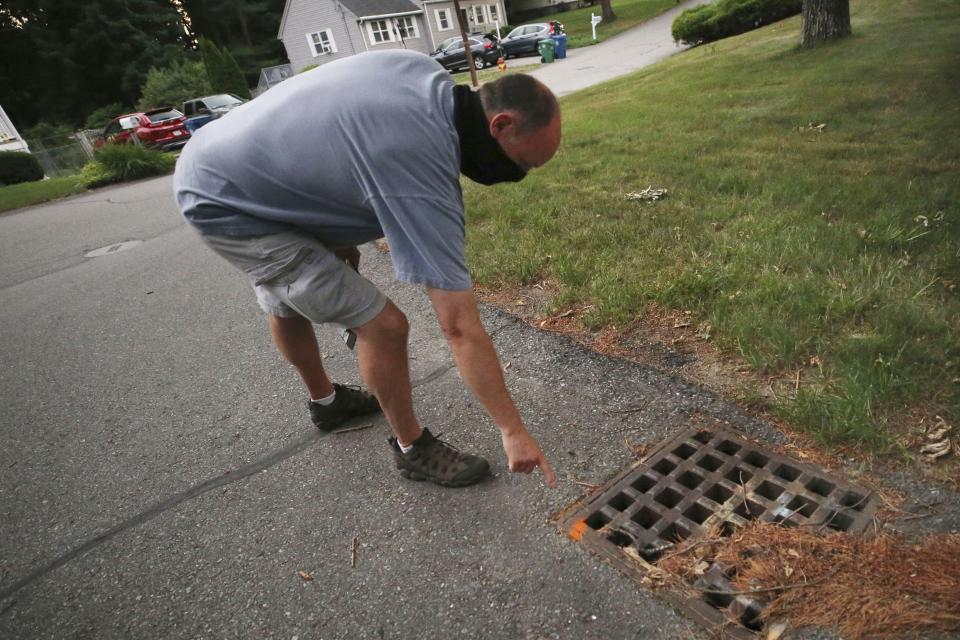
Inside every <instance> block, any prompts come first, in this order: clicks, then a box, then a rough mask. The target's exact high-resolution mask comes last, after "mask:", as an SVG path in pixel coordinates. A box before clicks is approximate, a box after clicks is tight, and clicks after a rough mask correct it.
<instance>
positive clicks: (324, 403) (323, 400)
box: [310, 391, 337, 407]
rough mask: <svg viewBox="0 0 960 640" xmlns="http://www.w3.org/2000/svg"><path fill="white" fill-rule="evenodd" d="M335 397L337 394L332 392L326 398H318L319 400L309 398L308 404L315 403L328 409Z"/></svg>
mask: <svg viewBox="0 0 960 640" xmlns="http://www.w3.org/2000/svg"><path fill="white" fill-rule="evenodd" d="M336 397H337V392H336V391H334V392H333V393H331V394H330V395H328V396H327V397H326V398H320V399H319V400H314V399H313V398H310V402H316V403H317V404H318V405H320V406H321V407H328V406H330V405H331V404H333V399H334V398H336Z"/></svg>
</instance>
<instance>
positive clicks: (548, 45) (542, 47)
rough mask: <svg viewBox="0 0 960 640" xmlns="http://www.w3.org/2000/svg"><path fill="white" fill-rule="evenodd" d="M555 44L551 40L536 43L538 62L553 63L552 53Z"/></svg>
mask: <svg viewBox="0 0 960 640" xmlns="http://www.w3.org/2000/svg"><path fill="white" fill-rule="evenodd" d="M556 46H557V43H556V42H554V41H553V40H552V39H551V38H544V39H543V40H538V41H537V50H539V51H540V62H553V53H554V50H555V47H556Z"/></svg>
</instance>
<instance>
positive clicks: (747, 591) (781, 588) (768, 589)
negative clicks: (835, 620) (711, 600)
mask: <svg viewBox="0 0 960 640" xmlns="http://www.w3.org/2000/svg"><path fill="white" fill-rule="evenodd" d="M836 573H837V572H836V571H834V572H833V573H831V574H830V575H826V576H823V577H822V578H818V579H816V580H809V581H807V582H795V583H793V584H785V585H781V586H779V587H762V588H759V589H745V590H743V591H722V590H720V589H704V588H703V587H698V586H696V585H694V586H693V588H694V589H696V590H697V591H701V592H703V593H715V594H717V595H721V596H750V595H754V594H756V593H770V592H773V591H787V590H788V589H804V588H806V587H813V586H815V585H818V584H820V583H823V582H826V581H827V580H829V579H830V578H832V577H833V576H834V575H836Z"/></svg>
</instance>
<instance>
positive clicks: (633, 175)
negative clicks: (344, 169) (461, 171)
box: [464, 0, 960, 450]
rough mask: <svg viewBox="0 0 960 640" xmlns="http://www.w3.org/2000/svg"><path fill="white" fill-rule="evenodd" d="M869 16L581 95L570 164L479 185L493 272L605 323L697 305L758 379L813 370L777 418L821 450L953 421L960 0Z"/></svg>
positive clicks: (715, 52)
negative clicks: (830, 32)
mask: <svg viewBox="0 0 960 640" xmlns="http://www.w3.org/2000/svg"><path fill="white" fill-rule="evenodd" d="M851 11H852V17H853V30H854V35H853V36H852V37H850V38H847V39H845V40H843V41H840V42H837V43H834V44H832V45H828V46H823V47H820V48H817V49H814V50H801V49H799V48H798V46H797V45H798V42H799V37H800V20H799V18H793V19H789V20H786V21H783V22H780V23H777V24H775V25H771V26H769V27H765V28H763V29H760V30H757V31H754V32H751V33H748V34H744V35H742V36H738V37H735V38H730V39H727V40H723V41H720V42H717V43H714V44H711V45H707V46H704V47H699V48H696V49H693V50H690V51H688V52H685V53H682V54H680V55H678V56H675V57H674V58H672V59H670V60H668V61H666V62H665V63H662V64H659V65H656V66H654V67H651V68H649V69H646V70H644V71H641V72H639V73H637V74H633V75H631V76H628V77H626V78H623V79H621V80H617V81H614V82H611V83H607V84H604V85H602V86H599V87H596V88H594V89H590V90H587V91H584V92H580V93H578V94H576V95H574V96H570V97H569V98H566V99H564V100H563V101H562V105H563V117H564V141H563V145H562V146H561V150H560V152H559V154H558V155H557V157H556V158H555V159H554V160H553V162H551V163H550V164H549V165H547V166H546V167H544V168H542V169H540V170H537V171H535V172H533V173H532V174H531V175H530V176H529V177H528V178H527V179H526V180H525V181H524V182H522V183H519V184H517V185H502V186H498V187H495V188H494V189H490V188H480V187H477V186H475V185H472V184H465V186H464V196H465V200H466V205H467V212H468V225H469V231H468V248H469V254H470V261H471V267H472V269H473V272H474V275H475V278H476V280H477V282H478V283H479V284H481V285H483V286H485V287H494V288H498V287H499V288H510V287H517V286H524V285H532V284H533V283H538V282H542V281H548V282H551V283H554V284H555V286H556V290H555V293H554V297H553V300H552V303H551V305H552V308H553V310H554V311H556V312H558V313H559V312H562V311H563V310H564V309H570V308H574V307H576V308H579V309H583V308H586V309H588V311H586V313H585V314H584V315H583V316H582V320H583V321H584V322H585V323H586V324H587V326H588V327H590V328H593V329H595V330H600V329H604V328H610V327H613V326H621V327H622V326H627V325H629V324H630V323H635V322H642V321H643V318H644V315H645V314H646V313H648V312H650V311H651V309H653V308H654V307H656V308H663V307H666V308H668V309H674V310H680V311H681V312H684V311H686V312H689V313H690V317H691V322H693V323H694V324H697V323H702V324H704V325H709V326H710V331H709V335H710V338H709V339H710V341H711V342H712V343H713V344H714V345H715V346H716V347H717V348H719V349H721V350H722V351H724V352H726V353H730V354H734V355H737V356H739V357H742V358H743V359H744V360H745V361H746V362H747V363H749V365H750V366H751V367H753V368H754V370H756V371H758V372H762V373H767V374H771V375H776V374H778V373H779V374H783V373H785V372H790V373H791V374H792V372H795V371H798V370H801V369H802V370H803V372H804V376H803V384H802V385H798V388H797V390H796V393H791V394H790V395H789V397H784V396H781V397H779V398H778V399H777V400H776V401H774V402H773V406H772V408H773V409H774V410H775V411H777V412H779V413H780V414H781V415H783V416H785V417H787V418H788V419H790V420H791V421H793V422H794V423H795V424H797V425H801V426H804V427H806V428H807V429H809V430H810V431H812V432H813V433H814V434H816V435H817V436H818V437H819V438H821V439H822V440H823V441H825V442H843V443H848V444H855V445H862V446H866V447H869V448H872V449H874V450H882V449H885V448H887V447H889V446H890V445H891V443H892V442H894V441H895V437H896V434H897V427H899V426H900V425H901V424H902V423H903V422H904V418H905V416H908V415H909V416H916V415H923V416H927V415H929V416H930V417H931V419H932V416H934V415H940V416H942V417H944V418H945V419H946V420H947V421H948V422H951V423H956V422H957V421H958V419H960V204H958V203H960V77H958V73H960V71H958V69H960V66H958V64H957V60H960V40H958V39H957V38H956V37H955V34H956V32H957V27H958V26H960V5H958V4H957V3H955V2H950V1H949V0H904V1H899V2H895V1H893V0H871V1H869V2H868V1H865V0H861V1H857V0H854V1H853V2H851ZM651 186H652V187H653V188H654V189H666V191H667V193H666V196H665V197H663V198H661V199H659V200H656V201H650V200H632V199H628V198H627V195H628V194H630V193H636V192H639V191H641V190H643V189H645V188H646V187H651ZM791 377H792V376H791Z"/></svg>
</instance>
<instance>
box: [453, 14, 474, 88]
mask: <svg viewBox="0 0 960 640" xmlns="http://www.w3.org/2000/svg"><path fill="white" fill-rule="evenodd" d="M453 10H454V11H455V12H456V14H457V24H459V25H460V37H461V38H463V50H464V52H465V53H466V54H467V67H468V68H469V69H470V84H472V85H473V86H474V88H476V87H479V86H480V82H479V81H478V80H477V68H476V67H474V66H473V49H472V47H471V46H470V41H469V40H468V39H467V23H466V22H465V21H464V19H463V12H462V11H460V0H453Z"/></svg>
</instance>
